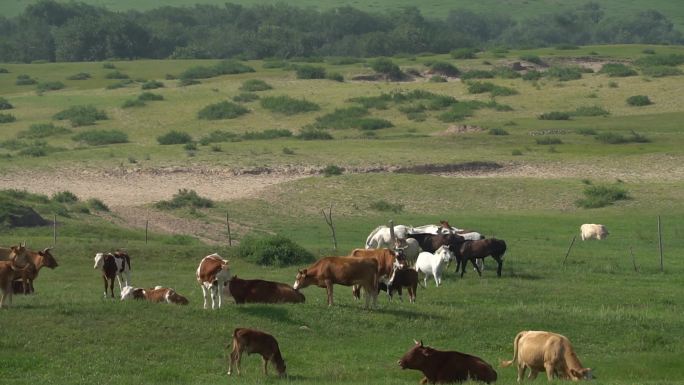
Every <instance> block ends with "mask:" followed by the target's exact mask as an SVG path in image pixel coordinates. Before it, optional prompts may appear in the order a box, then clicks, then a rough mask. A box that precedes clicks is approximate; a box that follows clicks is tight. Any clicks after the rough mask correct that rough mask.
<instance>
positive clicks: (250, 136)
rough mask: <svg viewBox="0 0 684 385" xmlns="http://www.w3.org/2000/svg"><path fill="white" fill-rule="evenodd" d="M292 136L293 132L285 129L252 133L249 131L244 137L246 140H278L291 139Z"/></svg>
mask: <svg viewBox="0 0 684 385" xmlns="http://www.w3.org/2000/svg"><path fill="white" fill-rule="evenodd" d="M291 136H292V131H290V130H285V129H281V130H278V129H270V130H264V131H256V132H251V131H248V132H246V133H244V134H243V135H242V138H243V139H244V140H269V139H277V138H289V137H291Z"/></svg>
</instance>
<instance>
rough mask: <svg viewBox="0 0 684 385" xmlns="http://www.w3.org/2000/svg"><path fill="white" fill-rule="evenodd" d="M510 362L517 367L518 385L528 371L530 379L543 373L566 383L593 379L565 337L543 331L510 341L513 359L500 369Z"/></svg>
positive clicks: (521, 334)
mask: <svg viewBox="0 0 684 385" xmlns="http://www.w3.org/2000/svg"><path fill="white" fill-rule="evenodd" d="M513 363H516V364H517V366H518V382H521V381H522V380H523V377H525V371H526V370H527V368H530V370H531V372H530V376H529V379H531V380H534V379H535V378H537V374H539V372H543V371H545V372H546V378H547V379H548V380H549V381H551V380H553V377H554V376H556V377H558V378H562V379H566V380H573V381H577V380H590V379H592V378H593V375H592V372H591V369H590V368H585V367H583V366H582V363H581V362H580V360H579V358H577V354H575V350H574V349H573V347H572V344H571V343H570V340H568V339H567V338H566V337H565V336H562V335H560V334H556V333H551V332H544V331H522V332H520V333H518V335H516V336H515V340H514V341H513V359H512V360H510V361H502V362H501V367H504V368H506V367H509V366H511V365H512V364H513Z"/></svg>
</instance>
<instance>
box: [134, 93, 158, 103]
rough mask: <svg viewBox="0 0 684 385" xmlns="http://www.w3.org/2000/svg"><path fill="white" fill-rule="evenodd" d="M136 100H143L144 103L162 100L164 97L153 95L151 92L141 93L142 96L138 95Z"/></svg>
mask: <svg viewBox="0 0 684 385" xmlns="http://www.w3.org/2000/svg"><path fill="white" fill-rule="evenodd" d="M138 100H144V101H157V100H164V95H160V94H155V93H152V92H143V93H142V94H140V95H138Z"/></svg>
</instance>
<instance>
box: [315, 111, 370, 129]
mask: <svg viewBox="0 0 684 385" xmlns="http://www.w3.org/2000/svg"><path fill="white" fill-rule="evenodd" d="M366 115H368V110H367V109H366V108H364V107H347V108H338V109H335V111H333V112H330V113H328V114H325V115H323V116H319V117H317V118H316V123H315V127H316V128H333V129H346V128H353V127H357V126H358V124H357V122H358V120H359V118H361V117H364V116H366Z"/></svg>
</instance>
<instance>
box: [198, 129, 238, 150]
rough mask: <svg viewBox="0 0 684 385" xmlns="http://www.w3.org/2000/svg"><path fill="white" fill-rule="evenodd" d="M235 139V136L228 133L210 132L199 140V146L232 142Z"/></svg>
mask: <svg viewBox="0 0 684 385" xmlns="http://www.w3.org/2000/svg"><path fill="white" fill-rule="evenodd" d="M236 138H237V134H235V133H233V132H228V131H220V130H216V131H212V132H210V133H209V134H208V135H205V136H203V137H202V139H200V141H199V142H200V144H201V145H203V146H206V145H208V144H210V143H218V142H232V141H234V140H235V139H236Z"/></svg>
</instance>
